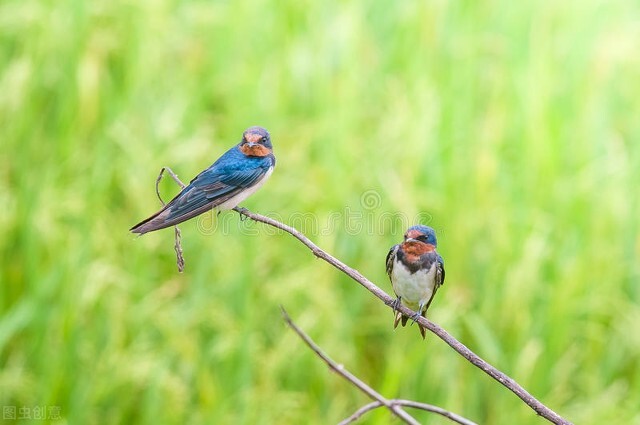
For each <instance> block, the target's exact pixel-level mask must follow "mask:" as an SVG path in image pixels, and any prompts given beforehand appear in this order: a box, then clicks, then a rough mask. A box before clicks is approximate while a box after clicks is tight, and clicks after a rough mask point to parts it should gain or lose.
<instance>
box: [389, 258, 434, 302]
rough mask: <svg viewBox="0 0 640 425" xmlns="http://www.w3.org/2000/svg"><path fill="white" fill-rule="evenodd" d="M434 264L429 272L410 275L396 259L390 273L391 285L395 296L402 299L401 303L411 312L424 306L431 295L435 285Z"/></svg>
mask: <svg viewBox="0 0 640 425" xmlns="http://www.w3.org/2000/svg"><path fill="white" fill-rule="evenodd" d="M435 276H436V263H435V262H434V263H433V265H432V266H431V268H430V269H429V270H418V271H417V272H415V273H411V272H410V271H409V269H407V268H406V267H405V265H404V264H402V263H401V262H400V261H398V259H397V258H396V259H395V260H394V262H393V271H392V272H391V284H392V285H393V290H394V291H395V293H396V295H398V296H400V297H402V303H403V304H404V305H406V306H407V307H409V308H410V309H412V310H418V306H419V305H424V304H426V303H427V302H428V301H429V300H430V299H431V296H432V295H433V290H434V288H435V285H436V280H435Z"/></svg>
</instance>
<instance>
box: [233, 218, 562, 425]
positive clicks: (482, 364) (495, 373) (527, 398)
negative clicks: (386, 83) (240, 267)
mask: <svg viewBox="0 0 640 425" xmlns="http://www.w3.org/2000/svg"><path fill="white" fill-rule="evenodd" d="M234 211H236V212H238V213H240V214H242V215H245V216H247V217H249V218H250V219H252V220H254V221H259V222H261V223H264V224H268V225H269V226H272V227H275V228H277V229H280V230H284V231H285V232H287V233H289V234H290V235H291V236H293V237H294V238H296V239H298V240H299V241H300V242H302V243H303V244H304V245H305V246H306V247H307V248H309V249H310V250H311V252H312V253H313V255H315V256H316V257H318V258H322V259H323V260H324V261H326V262H327V263H329V264H331V265H332V266H334V267H335V268H337V269H338V270H340V271H342V272H343V273H345V274H346V275H347V276H349V277H350V278H351V279H353V280H355V281H356V282H358V283H359V284H360V285H362V286H364V287H365V288H366V289H367V290H368V291H369V292H371V293H372V294H373V295H375V296H376V297H378V298H379V299H381V300H382V301H383V302H384V303H385V304H386V305H387V306H389V307H391V306H392V305H393V302H394V299H393V298H391V297H390V296H389V295H388V294H387V293H386V292H384V291H383V290H382V289H380V288H379V287H378V286H376V285H375V284H374V283H373V282H371V281H370V280H369V279H367V278H366V277H364V276H363V275H362V274H361V273H360V272H359V271H357V270H355V269H352V268H351V267H349V266H347V265H346V264H345V263H343V262H342V261H340V260H338V259H337V258H335V257H333V256H332V255H330V254H328V253H327V252H325V251H323V250H322V249H320V248H319V247H318V246H317V245H316V244H314V243H313V242H311V240H310V239H309V238H307V237H306V236H305V235H304V234H302V233H301V232H299V231H298V230H296V229H294V228H293V227H291V226H288V225H286V224H284V223H281V222H279V221H277V220H274V219H272V218H270V217H266V216H264V215H261V214H256V213H253V212H251V211H249V210H247V209H246V208H240V207H236V208H234ZM397 310H399V311H400V312H402V314H404V315H406V316H409V317H411V316H412V315H414V314H415V312H414V311H412V310H411V309H409V308H407V307H405V306H399V307H398V308H397ZM418 323H419V324H421V325H422V326H424V327H425V328H427V329H429V330H430V331H431V332H432V333H434V334H436V335H437V336H438V337H439V338H440V339H442V340H443V341H444V342H446V343H447V344H448V345H449V346H450V347H451V348H453V349H454V350H455V351H457V352H458V354H460V355H461V356H462V357H464V358H465V359H467V360H468V361H469V362H470V363H471V364H473V365H474V366H476V367H477V368H479V369H480V370H482V371H483V372H484V373H486V374H487V375H489V376H490V377H492V378H493V379H495V380H496V381H498V382H499V383H500V384H502V385H503V386H505V387H507V388H508V389H509V390H510V391H511V392H513V393H514V394H515V395H517V396H518V397H519V398H520V399H521V400H522V401H524V402H525V403H526V404H527V405H528V406H529V407H531V409H533V411H534V412H536V413H537V414H538V415H540V416H542V417H543V418H545V419H546V420H548V421H549V422H551V423H554V424H556V425H571V422H569V421H568V420H567V419H565V418H563V417H562V416H560V415H558V414H557V413H556V412H554V411H553V410H551V409H550V408H549V407H547V406H546V405H544V404H543V403H541V402H540V401H539V400H538V399H536V398H535V397H534V396H532V395H531V394H530V393H529V392H528V391H527V390H525V389H524V388H523V387H522V386H521V385H520V384H518V383H517V382H516V381H515V380H513V379H512V378H511V377H509V376H508V375H506V374H505V373H503V372H501V371H500V370H498V369H496V368H495V367H493V366H492V365H490V364H489V363H488V362H486V361H485V360H484V359H482V358H481V357H480V356H478V355H477V354H476V353H474V352H473V351H471V350H470V349H469V348H468V347H467V346H465V345H464V344H463V343H461V342H460V341H458V340H457V339H455V338H454V337H453V336H452V335H450V334H449V333H448V332H447V331H445V330H444V329H442V328H441V327H440V326H438V325H436V324H435V323H433V322H431V321H429V320H427V319H426V318H424V317H420V318H419V319H418Z"/></svg>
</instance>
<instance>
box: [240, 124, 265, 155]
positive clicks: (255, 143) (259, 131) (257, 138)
mask: <svg viewBox="0 0 640 425" xmlns="http://www.w3.org/2000/svg"><path fill="white" fill-rule="evenodd" d="M272 150H273V146H272V145H271V136H269V132H268V131H267V130H265V129H264V128H262V127H258V126H254V127H249V128H247V129H246V130H245V131H244V133H242V140H241V141H240V151H241V152H242V153H243V154H245V155H247V156H267V155H269V154H270V153H271V152H272Z"/></svg>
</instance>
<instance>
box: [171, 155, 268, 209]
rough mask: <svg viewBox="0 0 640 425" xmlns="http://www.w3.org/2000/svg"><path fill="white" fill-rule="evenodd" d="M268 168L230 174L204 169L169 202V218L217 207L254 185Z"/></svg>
mask: <svg viewBox="0 0 640 425" xmlns="http://www.w3.org/2000/svg"><path fill="white" fill-rule="evenodd" d="M267 170H268V168H266V169H265V168H262V167H259V168H253V169H248V170H237V171H234V172H232V173H229V174H222V173H218V172H216V170H211V171H210V172H207V171H204V172H203V173H201V174H199V175H198V176H197V177H196V178H195V179H193V180H192V181H191V183H190V184H189V186H187V187H186V188H185V189H184V190H183V191H182V192H181V193H180V194H179V195H178V196H177V197H176V198H175V199H173V200H172V201H171V202H170V203H169V204H168V206H169V205H170V207H169V210H170V213H169V216H168V217H167V218H168V219H169V220H174V219H176V218H179V217H182V216H186V215H189V214H190V213H191V212H193V211H196V210H200V209H201V208H202V207H203V206H206V209H209V208H215V207H216V206H218V205H220V204H222V203H224V202H225V201H228V200H229V199H231V198H233V197H234V196H236V195H237V194H239V193H240V192H242V191H243V190H244V189H246V188H248V187H251V186H252V185H254V184H255V183H256V182H258V180H260V179H261V178H262V177H263V176H264V175H265V173H266V171H267ZM189 218H191V217H189Z"/></svg>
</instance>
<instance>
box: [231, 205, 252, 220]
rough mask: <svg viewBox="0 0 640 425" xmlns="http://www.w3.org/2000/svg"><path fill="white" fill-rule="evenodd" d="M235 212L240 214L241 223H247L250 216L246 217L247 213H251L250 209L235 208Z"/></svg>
mask: <svg viewBox="0 0 640 425" xmlns="http://www.w3.org/2000/svg"><path fill="white" fill-rule="evenodd" d="M234 210H235V211H236V212H237V213H238V214H240V221H245V220H247V219H248V218H249V216H247V215H245V214H246V213H248V212H249V210H248V209H246V208H244V207H235V208H234Z"/></svg>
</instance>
